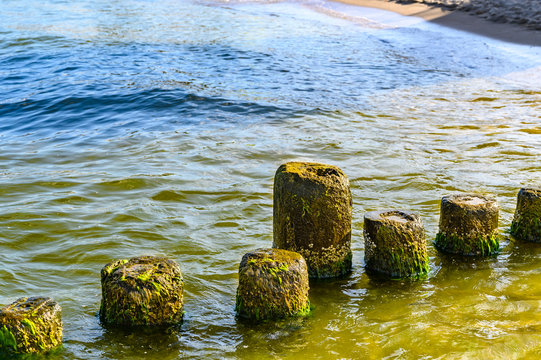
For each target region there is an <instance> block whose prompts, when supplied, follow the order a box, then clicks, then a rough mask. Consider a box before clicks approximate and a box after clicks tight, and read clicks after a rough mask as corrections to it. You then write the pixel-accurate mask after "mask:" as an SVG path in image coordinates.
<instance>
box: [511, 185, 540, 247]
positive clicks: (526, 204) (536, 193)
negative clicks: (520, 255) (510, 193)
mask: <svg viewBox="0 0 541 360" xmlns="http://www.w3.org/2000/svg"><path fill="white" fill-rule="evenodd" d="M511 234H512V235H513V236H514V237H516V238H517V239H520V240H523V241H527V242H534V243H541V189H539V188H522V189H520V191H519V193H518V195H517V208H516V210H515V216H514V217H513V222H512V223H511Z"/></svg>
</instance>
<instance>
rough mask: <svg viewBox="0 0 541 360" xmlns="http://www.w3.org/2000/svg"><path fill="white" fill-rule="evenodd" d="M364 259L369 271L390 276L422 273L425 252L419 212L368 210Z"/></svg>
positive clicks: (423, 270)
mask: <svg viewBox="0 0 541 360" xmlns="http://www.w3.org/2000/svg"><path fill="white" fill-rule="evenodd" d="M364 259H365V264H366V269H367V270H368V271H371V272H375V273H379V274H383V275H387V276H390V277H392V278H404V277H423V276H425V275H426V274H427V273H428V270H429V266H428V254H427V250H426V239H425V233H424V227H423V224H422V222H421V218H420V217H419V215H417V214H414V213H411V212H406V211H398V210H384V211H372V212H369V213H367V214H366V215H365V216H364Z"/></svg>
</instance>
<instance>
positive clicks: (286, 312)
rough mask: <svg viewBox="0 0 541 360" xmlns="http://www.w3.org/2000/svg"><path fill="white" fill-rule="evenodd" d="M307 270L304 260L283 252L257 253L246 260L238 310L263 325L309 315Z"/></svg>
mask: <svg viewBox="0 0 541 360" xmlns="http://www.w3.org/2000/svg"><path fill="white" fill-rule="evenodd" d="M308 289H309V284H308V270H307V266H306V262H305V260H304V259H303V257H302V256H301V255H300V254H298V253H295V252H292V251H287V250H282V249H258V250H255V251H252V252H249V253H247V254H246V255H244V256H243V258H242V260H241V262H240V266H239V286H238V288H237V300H236V306H235V310H236V312H237V314H238V316H239V317H241V318H245V319H250V320H255V321H261V320H268V319H278V318H285V317H292V316H305V315H307V314H308V313H309V312H310V301H309V299H308Z"/></svg>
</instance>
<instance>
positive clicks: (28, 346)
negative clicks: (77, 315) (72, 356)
mask: <svg viewBox="0 0 541 360" xmlns="http://www.w3.org/2000/svg"><path fill="white" fill-rule="evenodd" d="M61 343H62V318H61V308H60V306H59V305H58V304H57V303H56V302H55V301H54V300H52V299H50V298H46V297H30V298H28V297H23V298H20V299H18V300H17V301H15V302H14V303H12V304H10V305H7V306H4V307H3V308H1V309H0V358H3V357H2V356H1V355H2V354H26V353H43V352H47V351H49V350H51V349H53V348H55V347H57V346H59V345H60V344H61Z"/></svg>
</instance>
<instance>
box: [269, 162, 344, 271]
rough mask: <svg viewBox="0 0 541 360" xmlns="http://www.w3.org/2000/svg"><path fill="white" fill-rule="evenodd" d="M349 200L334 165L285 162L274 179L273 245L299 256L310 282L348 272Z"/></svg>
mask: <svg viewBox="0 0 541 360" xmlns="http://www.w3.org/2000/svg"><path fill="white" fill-rule="evenodd" d="M351 217H352V198H351V191H350V187H349V181H348V179H347V177H346V175H345V174H344V173H343V172H342V170H340V169H339V168H338V167H336V166H332V165H326V164H320V163H311V162H289V163H286V164H284V165H281V166H280V167H279V168H278V170H277V171H276V174H275V177H274V200H273V240H274V242H273V247H274V248H278V249H286V250H290V251H295V252H298V253H300V254H301V255H302V256H303V257H304V258H305V259H306V263H307V265H308V273H309V276H310V278H333V277H339V276H342V275H344V274H347V273H349V272H350V271H351Z"/></svg>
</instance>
